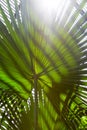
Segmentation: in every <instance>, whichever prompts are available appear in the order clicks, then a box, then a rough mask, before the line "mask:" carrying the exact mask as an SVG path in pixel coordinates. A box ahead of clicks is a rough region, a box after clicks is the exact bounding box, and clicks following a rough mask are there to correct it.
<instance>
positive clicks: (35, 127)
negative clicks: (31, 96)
mask: <svg viewBox="0 0 87 130" xmlns="http://www.w3.org/2000/svg"><path fill="white" fill-rule="evenodd" d="M34 89H35V105H34V130H38V97H37V76H36V75H35V78H34Z"/></svg>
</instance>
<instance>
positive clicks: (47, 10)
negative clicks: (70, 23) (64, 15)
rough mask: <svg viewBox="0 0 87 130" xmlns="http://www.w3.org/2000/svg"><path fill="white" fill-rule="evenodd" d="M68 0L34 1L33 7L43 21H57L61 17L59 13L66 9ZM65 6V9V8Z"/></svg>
mask: <svg viewBox="0 0 87 130" xmlns="http://www.w3.org/2000/svg"><path fill="white" fill-rule="evenodd" d="M69 1H70V0H36V3H35V7H36V8H37V11H38V12H39V15H40V16H41V17H43V18H44V19H47V20H48V19H49V20H52V19H55V20H56V19H57V18H58V17H60V15H61V11H62V10H63V11H62V12H64V9H65V8H66V7H68V4H69ZM65 6H66V7H65Z"/></svg>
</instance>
